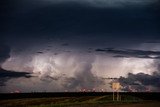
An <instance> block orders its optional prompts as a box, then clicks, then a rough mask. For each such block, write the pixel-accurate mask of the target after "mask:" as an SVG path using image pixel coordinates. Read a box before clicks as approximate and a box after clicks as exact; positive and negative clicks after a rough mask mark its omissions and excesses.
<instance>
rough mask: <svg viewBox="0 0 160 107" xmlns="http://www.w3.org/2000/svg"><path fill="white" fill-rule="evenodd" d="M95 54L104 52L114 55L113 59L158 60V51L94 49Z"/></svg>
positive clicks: (159, 55)
mask: <svg viewBox="0 0 160 107" xmlns="http://www.w3.org/2000/svg"><path fill="white" fill-rule="evenodd" d="M95 51H97V52H106V53H111V54H115V56H113V57H122V58H123V57H126V58H129V57H135V58H151V59H159V58H160V51H147V50H134V49H114V48H106V49H96V50H95Z"/></svg>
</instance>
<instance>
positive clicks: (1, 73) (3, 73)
mask: <svg viewBox="0 0 160 107" xmlns="http://www.w3.org/2000/svg"><path fill="white" fill-rule="evenodd" d="M19 77H25V78H30V77H31V75H30V73H27V72H15V71H7V70H4V69H0V86H4V85H5V82H7V81H8V80H10V79H12V78H19Z"/></svg>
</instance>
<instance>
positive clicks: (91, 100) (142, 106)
mask: <svg viewBox="0 0 160 107" xmlns="http://www.w3.org/2000/svg"><path fill="white" fill-rule="evenodd" d="M38 95H39V94H38ZM159 105H160V101H155V100H153V101H151V100H144V99H141V98H139V97H135V96H131V95H122V96H121V101H112V95H96V96H69V97H66V96H65V97H63V96H61V97H42V98H12V99H2V98H1V100H0V107H159Z"/></svg>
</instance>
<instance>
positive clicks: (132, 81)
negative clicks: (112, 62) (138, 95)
mask: <svg viewBox="0 0 160 107" xmlns="http://www.w3.org/2000/svg"><path fill="white" fill-rule="evenodd" d="M119 82H120V83H121V85H122V86H123V89H122V90H125V91H131V90H134V91H146V90H148V89H149V88H154V89H151V90H154V91H158V90H159V89H160V84H159V82H160V73H158V72H154V73H153V74H152V75H149V74H145V73H138V74H133V73H129V74H128V77H120V78H119Z"/></svg>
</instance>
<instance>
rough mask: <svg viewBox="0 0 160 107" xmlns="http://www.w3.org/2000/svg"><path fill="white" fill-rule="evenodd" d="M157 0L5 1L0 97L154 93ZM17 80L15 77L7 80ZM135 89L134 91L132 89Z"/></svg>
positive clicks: (159, 50)
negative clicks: (117, 90)
mask: <svg viewBox="0 0 160 107" xmlns="http://www.w3.org/2000/svg"><path fill="white" fill-rule="evenodd" d="M159 5H160V4H159V0H5V2H4V3H3V4H0V8H1V10H2V11H1V13H0V14H1V17H0V23H1V29H0V66H1V70H0V74H1V76H0V92H12V91H14V90H20V91H22V92H32V91H53V92H54V91H65V90H69V91H75V90H76V91H77V90H80V89H83V88H86V89H96V90H100V89H102V88H103V89H104V90H105V91H111V88H110V84H109V82H110V80H105V79H104V78H107V77H116V78H119V82H120V83H121V84H122V85H123V89H122V91H126V90H127V91H128V88H127V87H129V86H132V88H133V89H135V90H139V91H144V90H147V89H151V90H152V91H159V90H160V86H159V82H160V65H159V64H160V61H159V59H160V14H159V13H160V8H159V7H160V6H159ZM15 75H18V76H15ZM135 84H136V85H135Z"/></svg>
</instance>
